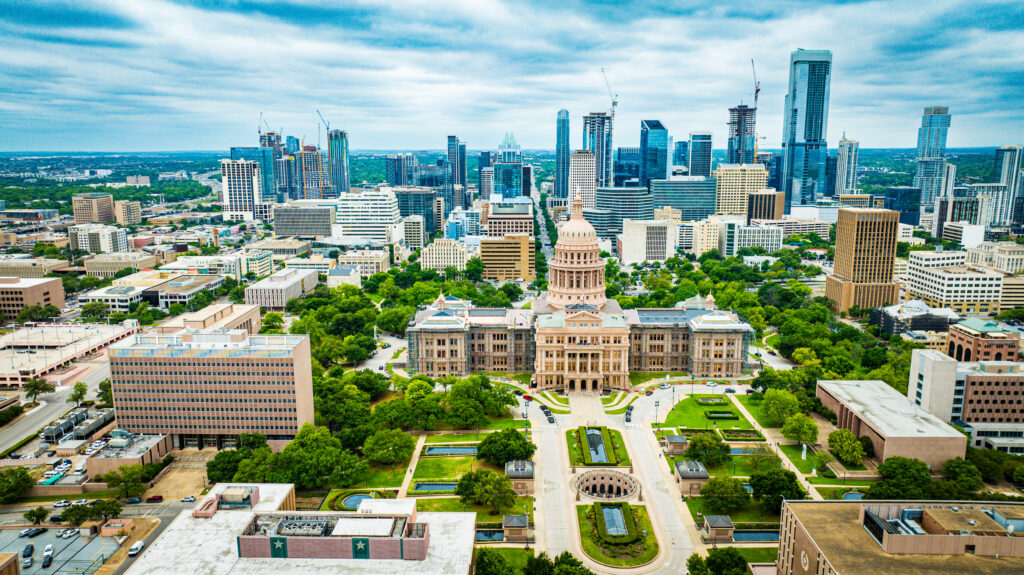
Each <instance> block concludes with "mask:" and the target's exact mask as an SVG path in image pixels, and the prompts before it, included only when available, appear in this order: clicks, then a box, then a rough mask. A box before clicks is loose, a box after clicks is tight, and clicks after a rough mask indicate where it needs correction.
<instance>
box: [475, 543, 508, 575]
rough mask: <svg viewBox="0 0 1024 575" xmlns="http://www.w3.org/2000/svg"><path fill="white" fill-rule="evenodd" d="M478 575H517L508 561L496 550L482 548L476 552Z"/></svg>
mask: <svg viewBox="0 0 1024 575" xmlns="http://www.w3.org/2000/svg"><path fill="white" fill-rule="evenodd" d="M474 573H475V574H476V575H515V570H514V569H512V565H510V564H509V562H508V559H505V556H504V555H502V554H501V553H499V552H498V551H496V550H494V549H490V548H488V547H480V548H479V549H477V550H476V570H475V571H474Z"/></svg>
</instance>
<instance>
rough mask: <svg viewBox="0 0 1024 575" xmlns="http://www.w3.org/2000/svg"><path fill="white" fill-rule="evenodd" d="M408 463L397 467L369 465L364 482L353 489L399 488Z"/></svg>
mask: <svg viewBox="0 0 1024 575" xmlns="http://www.w3.org/2000/svg"><path fill="white" fill-rule="evenodd" d="M408 468H409V462H408V461H405V462H403V463H399V464H398V465H395V466H391V465H371V466H370V475H368V476H367V477H366V480H365V481H363V482H361V483H359V484H357V485H354V486H353V487H401V486H402V480H403V479H404V478H405V472H406V469H408Z"/></svg>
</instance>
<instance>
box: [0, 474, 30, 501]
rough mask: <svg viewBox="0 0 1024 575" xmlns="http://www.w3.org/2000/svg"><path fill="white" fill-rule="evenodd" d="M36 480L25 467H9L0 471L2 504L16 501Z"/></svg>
mask: <svg viewBox="0 0 1024 575" xmlns="http://www.w3.org/2000/svg"><path fill="white" fill-rule="evenodd" d="M35 484H36V482H35V480H34V479H32V476H31V475H29V474H28V469H27V468H25V467H14V468H7V469H4V470H2V471H0V504H6V503H14V502H15V501H17V500H18V499H21V496H22V495H24V494H25V492H26V491H28V490H29V489H31V488H32V486H33V485H35Z"/></svg>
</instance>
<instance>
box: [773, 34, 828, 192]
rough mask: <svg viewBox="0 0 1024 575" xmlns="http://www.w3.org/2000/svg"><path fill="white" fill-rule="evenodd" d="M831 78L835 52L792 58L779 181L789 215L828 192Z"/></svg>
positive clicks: (806, 53)
mask: <svg viewBox="0 0 1024 575" xmlns="http://www.w3.org/2000/svg"><path fill="white" fill-rule="evenodd" d="M831 79H832V52H830V51H828V50H797V51H795V52H793V53H792V54H791V55H790V58H789V84H788V86H789V87H788V90H787V93H786V107H785V110H784V119H783V125H782V156H783V158H782V167H781V173H780V181H779V184H780V186H781V190H782V191H783V192H785V193H786V211H787V212H788V211H790V210H791V209H792V206H807V205H813V204H814V203H815V202H817V200H818V198H820V197H821V196H822V195H823V194H824V192H825V187H826V185H825V159H826V158H827V157H828V144H827V143H826V137H827V131H828V130H827V129H828V103H829V91H830V85H831Z"/></svg>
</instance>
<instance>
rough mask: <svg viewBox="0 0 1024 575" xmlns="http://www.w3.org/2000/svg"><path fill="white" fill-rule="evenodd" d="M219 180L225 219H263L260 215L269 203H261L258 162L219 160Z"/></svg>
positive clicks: (261, 192) (261, 185)
mask: <svg viewBox="0 0 1024 575" xmlns="http://www.w3.org/2000/svg"><path fill="white" fill-rule="evenodd" d="M262 149H264V150H270V148H262ZM220 181H221V189H222V190H223V191H222V192H221V198H223V200H224V217H225V219H228V220H246V221H248V220H252V219H254V218H259V219H263V218H262V217H261V216H264V215H265V212H267V211H269V210H270V205H271V204H266V203H263V176H262V171H261V168H260V163H259V162H255V161H251V160H221V161H220Z"/></svg>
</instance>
